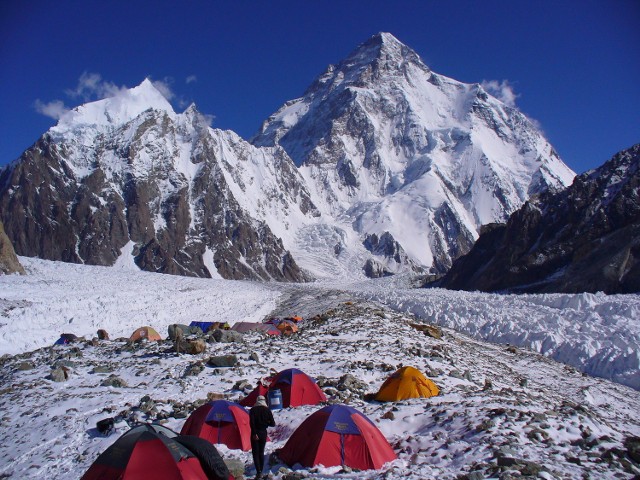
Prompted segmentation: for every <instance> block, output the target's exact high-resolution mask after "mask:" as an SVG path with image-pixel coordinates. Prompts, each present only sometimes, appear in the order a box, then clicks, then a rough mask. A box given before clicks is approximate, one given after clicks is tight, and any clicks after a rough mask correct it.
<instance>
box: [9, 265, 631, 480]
mask: <svg viewBox="0 0 640 480" xmlns="http://www.w3.org/2000/svg"><path fill="white" fill-rule="evenodd" d="M21 261H22V262H23V263H24V265H25V268H26V270H27V273H28V274H27V275H9V276H0V292H2V293H0V355H1V357H0V364H1V365H2V368H1V369H0V392H1V394H0V408H2V411H3V418H2V422H0V436H1V437H2V438H3V442H2V443H1V444H0V476H5V477H8V476H10V477H11V478H48V479H61V480H62V479H70V478H79V477H80V476H81V475H82V474H83V473H84V472H85V471H86V469H87V468H88V467H89V465H90V464H91V463H92V462H93V461H94V460H95V459H96V458H97V456H98V455H99V454H100V453H101V452H102V451H104V450H105V449H106V448H107V447H108V446H109V445H111V444H112V443H113V442H114V441H115V440H116V438H117V437H118V435H119V434H121V433H123V432H124V431H125V430H126V429H127V428H128V425H132V424H133V423H134V422H139V421H152V420H153V421H161V422H165V424H166V425H167V426H168V427H170V428H173V429H175V430H180V428H181V427H182V426H183V424H184V422H185V420H186V416H187V415H188V414H189V413H191V412H192V411H193V410H194V409H195V408H196V407H197V406H199V405H200V404H202V403H203V402H204V401H206V399H207V396H208V395H209V394H218V395H222V396H224V397H226V398H229V399H233V400H236V399H238V398H240V397H241V396H243V392H242V390H241V388H242V387H241V386H240V385H241V384H242V381H243V380H246V381H247V382H248V384H249V386H250V387H251V386H252V385H254V384H255V382H257V380H258V379H259V378H262V377H264V376H266V375H268V374H269V373H270V371H271V370H272V369H274V368H275V369H276V370H282V369H285V368H293V367H296V368H300V369H302V370H303V371H305V372H306V373H308V374H309V375H311V376H313V377H315V378H317V379H318V380H319V382H320V383H321V385H322V386H323V389H324V391H325V392H326V393H327V395H328V397H329V399H330V401H331V402H334V403H344V404H347V405H350V406H352V407H355V408H357V409H358V410H360V411H362V412H363V413H365V414H366V415H367V416H368V417H369V418H370V419H371V420H372V421H373V422H374V423H375V425H376V426H377V427H378V428H379V429H380V430H381V431H382V433H383V434H384V435H385V437H386V438H387V439H388V440H389V442H390V443H391V445H392V446H393V448H394V450H395V451H396V453H397V454H398V457H399V458H398V460H397V461H395V462H393V463H391V464H389V465H387V466H385V467H384V468H383V469H382V470H381V471H366V472H347V471H343V470H341V469H340V468H339V467H332V468H321V467H320V468H317V469H313V470H311V471H309V469H302V470H299V471H298V472H297V475H298V476H299V477H300V476H303V475H304V476H306V478H342V479H356V478H358V479H379V478H388V479H405V478H409V479H413V480H423V479H426V478H442V479H447V480H453V479H460V478H464V477H461V475H468V477H467V478H469V479H475V478H517V477H522V476H523V475H529V476H532V475H536V476H537V478H542V479H553V478H570V479H574V478H575V479H581V478H586V477H587V476H589V477H594V478H596V477H597V478H603V479H604V478H607V479H608V478H631V477H632V476H633V475H638V474H640V463H639V460H638V456H637V453H638V448H640V445H639V444H638V438H637V437H639V436H640V422H639V420H638V414H637V413H638V411H640V393H639V391H638V390H633V389H631V388H628V387H625V386H622V385H620V384H616V383H612V382H610V381H607V380H604V379H599V378H593V377H590V376H588V375H584V374H582V373H580V372H579V371H577V370H575V369H574V368H572V367H569V366H567V365H563V364H559V363H556V362H554V361H552V360H550V359H549V358H548V357H546V356H543V355H540V354H538V353H535V352H532V351H531V350H529V349H520V348H516V347H515V346H514V345H516V344H518V343H519V342H522V343H524V344H526V345H531V346H535V345H536V343H535V342H533V343H532V344H529V343H527V342H528V340H531V339H533V338H534V337H535V340H536V342H538V343H539V346H542V347H543V348H542V349H543V350H545V351H546V353H547V354H550V353H551V351H552V350H553V349H554V348H555V349H556V350H560V351H562V352H563V360H565V361H568V362H571V363H573V364H580V363H581V362H584V361H585V360H586V358H587V356H588V355H591V354H594V353H597V355H599V356H598V357H597V358H598V362H599V363H600V364H601V365H603V366H604V365H607V364H609V367H608V368H609V371H612V369H613V368H614V366H615V368H620V367H622V365H621V364H620V363H617V361H616V359H620V358H621V355H622V354H626V355H627V365H626V366H624V368H626V371H628V372H635V377H633V375H627V376H626V380H627V381H629V380H631V379H632V378H635V379H636V380H635V381H637V380H638V373H637V372H638V367H639V366H638V359H637V356H635V357H634V356H633V352H636V355H637V352H638V350H639V348H638V347H639V343H640V340H639V339H640V335H639V329H640V324H639V321H638V318H639V317H640V315H639V312H640V298H639V296H638V295H624V296H605V295H527V296H498V295H487V294H478V293H476V294H470V293H466V292H449V291H442V290H424V289H419V290H409V289H406V288H404V287H402V286H401V285H400V284H398V283H397V281H396V283H394V279H380V280H377V281H370V282H368V283H367V284H365V285H363V284H351V285H349V284H343V285H340V284H339V283H337V282H326V283H318V284H301V285H292V284H283V283H280V284H276V283H251V282H237V281H225V280H211V279H201V278H181V277H176V276H168V275H157V274H151V273H147V272H140V271H128V270H124V271H121V270H119V269H118V267H92V266H86V265H72V264H67V263H61V262H48V261H43V260H38V259H30V258H25V257H22V258H21ZM379 301H383V302H384V303H386V304H387V306H386V307H382V306H380V304H379V303H378V302H379ZM409 311H414V312H415V313H416V314H417V315H418V316H417V317H416V316H412V315H410V314H409V313H407V312H409ZM272 313H276V314H280V315H291V314H297V313H300V314H302V315H303V316H304V317H305V322H304V323H303V324H302V329H301V333H300V334H299V335H298V336H297V337H296V338H291V339H286V338H267V337H263V336H261V335H260V334H256V333H252V334H247V335H245V336H244V340H243V341H242V342H240V343H208V344H207V351H206V352H205V353H202V354H198V355H184V354H183V355H176V354H175V353H174V350H173V348H172V345H171V343H170V342H163V343H160V344H148V345H145V344H143V345H140V346H136V345H127V344H126V343H125V342H124V341H122V340H118V337H121V336H122V337H128V335H130V333H131V332H132V331H133V329H134V328H136V327H138V326H141V325H145V324H146V325H150V326H153V327H154V328H156V329H157V330H158V331H159V332H160V333H161V334H162V336H163V337H165V336H166V332H167V326H168V325H170V324H172V323H174V322H180V323H188V322H190V321H191V320H205V321H206V320H215V321H218V320H226V321H229V322H230V323H233V322H235V321H242V320H248V321H260V320H261V319H262V318H264V317H267V316H270V315H271V314H272ZM316 314H320V315H319V316H318V317H316V318H314V319H312V318H311V317H312V316H313V315H316ZM595 319H598V321H594V320H595ZM424 322H427V323H429V324H431V325H435V324H438V323H439V324H441V325H448V326H455V327H457V328H462V329H465V330H466V331H467V332H469V333H471V334H473V335H474V336H476V337H493V338H496V339H500V340H502V341H507V342H509V343H510V344H511V346H509V347H507V346H505V345H495V344H494V345H492V344H487V343H484V342H482V341H481V340H477V339H473V338H471V337H469V336H466V335H464V334H460V333H456V332H455V331H453V330H450V329H449V328H442V329H441V330H442V331H441V333H442V338H441V339H437V338H433V337H430V336H426V335H424V334H423V333H422V332H421V331H419V330H417V329H415V328H413V327H412V326H411V324H421V323H424ZM523 325H528V326H527V329H528V330H529V331H530V335H529V336H527V335H525V334H524V333H523V330H518V328H521V327H522V326H523ZM576 325H580V328H575V326H576ZM571 326H573V327H574V328H571ZM543 327H544V330H536V328H543ZM99 328H103V329H106V330H107V331H108V333H109V334H110V337H111V339H112V340H110V341H96V342H95V343H93V342H91V341H88V342H80V343H77V344H72V345H66V346H56V347H51V346H50V345H51V344H52V343H53V342H54V341H55V339H56V338H57V337H58V335H59V334H60V333H61V332H73V333H75V334H77V335H84V336H86V337H87V338H88V339H90V338H92V337H93V336H95V334H96V331H97V329H99ZM622 331H624V335H623V336H620V332H622ZM623 340H624V342H623ZM605 342H609V345H611V348H618V349H619V351H618V353H614V352H613V350H609V353H606V354H604V353H603V351H602V350H600V351H598V352H596V350H597V349H598V348H599V345H603V344H604V343H605ZM35 348H37V349H38V350H35V351H32V350H33V349H35ZM18 352H20V353H19V354H17V353H18ZM14 353H16V354H17V355H12V354H14ZM7 354H9V355H7ZM229 354H235V355H237V358H238V360H239V364H238V365H237V366H236V367H233V368H212V367H208V366H206V363H207V360H208V358H209V357H210V356H214V355H229ZM256 359H257V360H256ZM401 364H403V365H413V366H415V367H417V368H418V369H420V370H421V371H422V372H424V373H425V374H426V375H427V376H429V377H430V378H431V379H432V380H433V381H434V382H435V383H436V384H437V385H438V387H439V388H440V389H441V395H440V396H438V397H434V398H431V399H413V400H407V401H402V402H397V403H394V404H382V403H378V402H374V401H366V400H365V398H364V396H365V394H366V393H375V392H376V391H377V389H378V388H379V387H380V385H381V384H382V382H383V381H384V380H385V379H386V378H387V376H388V375H390V374H391V373H392V372H393V371H394V370H395V369H396V368H397V367H399V366H400V365H401ZM62 366H64V367H65V368H66V369H67V374H68V378H67V379H66V380H64V381H61V382H55V381H52V380H51V379H49V378H48V375H49V374H50V373H51V372H52V369H53V368H60V367H62ZM583 366H584V363H583ZM617 379H618V380H621V377H617ZM109 384H111V386H109ZM639 387H640V385H638V384H637V383H636V388H639ZM317 408H318V407H312V406H306V407H301V408H292V409H284V410H282V411H279V412H275V418H276V422H277V424H278V426H277V427H276V428H274V429H272V430H270V437H271V441H270V442H269V443H268V446H267V452H268V453H272V452H274V451H275V450H276V449H277V448H280V447H282V446H283V445H284V443H285V442H286V441H287V439H288V438H289V437H290V435H291V433H292V432H293V430H294V429H295V428H296V427H297V426H298V425H299V424H300V423H301V422H302V421H303V420H304V419H305V418H306V417H307V416H308V415H310V414H311V413H313V412H314V411H316V410H317ZM106 417H116V419H117V420H118V422H117V432H116V433H114V434H112V435H111V436H107V437H105V436H102V435H100V434H98V432H97V431H96V429H95V426H96V422H97V421H98V420H101V419H104V418H106ZM219 450H220V452H221V453H222V455H223V456H224V457H225V458H228V459H229V458H230V459H236V460H238V461H240V462H241V463H242V464H244V469H245V472H244V473H245V475H246V476H249V477H251V476H253V475H254V474H255V470H253V467H252V460H251V454H250V452H241V451H238V450H229V449H227V448H226V447H224V446H220V447H219ZM268 468H269V469H270V470H271V472H272V476H273V477H274V479H278V480H282V479H284V478H285V476H286V475H289V474H291V472H290V470H289V469H288V468H286V467H285V466H284V465H282V464H279V463H277V462H276V461H273V462H271V463H270V464H269V467H268ZM280 468H284V470H280ZM287 478H291V477H287Z"/></svg>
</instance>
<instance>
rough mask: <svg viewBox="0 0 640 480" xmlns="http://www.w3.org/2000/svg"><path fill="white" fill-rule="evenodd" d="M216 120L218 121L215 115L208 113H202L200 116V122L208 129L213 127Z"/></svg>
mask: <svg viewBox="0 0 640 480" xmlns="http://www.w3.org/2000/svg"><path fill="white" fill-rule="evenodd" d="M215 119H216V117H215V115H210V114H208V113H201V114H200V115H199V116H198V120H199V121H200V122H201V123H203V124H204V125H206V126H207V127H210V126H211V125H213V121H214V120H215Z"/></svg>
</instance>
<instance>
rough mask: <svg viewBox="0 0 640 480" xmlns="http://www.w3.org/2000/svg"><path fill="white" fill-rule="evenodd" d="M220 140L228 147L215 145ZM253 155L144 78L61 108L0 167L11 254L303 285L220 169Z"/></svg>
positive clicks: (0, 209) (1, 209)
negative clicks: (54, 120) (177, 108)
mask: <svg viewBox="0 0 640 480" xmlns="http://www.w3.org/2000/svg"><path fill="white" fill-rule="evenodd" d="M229 138H233V139H234V140H233V141H234V142H235V143H234V144H235V146H236V147H237V150H234V149H232V148H227V149H222V148H221V147H220V146H221V145H223V144H229V142H230V141H229ZM238 152H240V153H241V154H242V155H240V154H239V153H238ZM260 160H264V159H262V158H261V157H260V152H258V149H256V148H254V147H252V146H251V145H249V144H247V143H246V142H244V144H243V142H242V141H241V140H240V139H239V138H238V137H236V136H234V135H233V134H231V133H229V132H222V131H219V130H213V129H211V128H210V127H209V125H208V123H207V122H206V119H205V118H204V116H203V115H201V114H200V113H199V112H198V111H197V109H196V108H195V106H194V105H192V106H191V107H189V108H188V109H187V110H186V111H185V112H184V113H181V114H176V113H175V112H174V111H173V109H172V108H171V105H170V104H169V102H167V101H166V99H164V97H163V96H162V95H161V93H160V92H159V91H158V90H157V89H156V88H155V87H154V86H153V84H152V83H151V82H150V81H149V80H145V81H144V82H142V84H141V85H139V86H137V87H135V88H132V89H129V90H126V89H123V90H121V91H119V92H117V93H116V94H115V95H114V96H113V97H111V98H108V99H104V100H100V101H97V102H93V103H88V104H85V105H82V106H80V107H77V108H76V109H74V110H72V111H70V112H68V113H67V114H66V115H64V116H63V117H62V118H61V119H60V121H59V123H58V124H57V125H56V126H55V127H53V128H51V129H50V130H49V131H48V132H47V133H46V134H45V135H43V136H42V137H41V138H40V139H39V140H38V141H37V142H36V143H35V144H34V145H33V146H32V147H31V148H29V149H28V150H27V151H25V152H24V154H23V155H22V156H21V157H20V158H19V159H18V160H17V161H16V162H14V163H13V164H11V165H10V166H9V167H7V168H6V169H4V170H3V171H2V172H0V216H1V219H2V221H4V223H5V228H6V231H7V234H8V235H9V237H10V238H11V239H12V241H13V243H14V246H15V248H16V251H17V252H18V254H20V255H25V256H37V257H40V258H44V259H50V260H62V261H67V262H75V263H87V264H93V265H114V264H115V263H116V262H117V261H118V260H120V263H124V264H126V263H131V261H129V262H127V261H125V260H126V257H132V258H131V259H130V260H133V261H134V262H135V264H136V265H137V266H138V267H139V268H140V269H143V270H147V271H153V272H162V273H169V274H178V275H190V276H200V277H208V276H212V275H214V276H217V277H219V276H221V277H223V278H228V279H262V280H271V279H275V280H282V281H301V280H304V279H305V278H306V277H305V275H304V274H303V273H302V271H301V270H300V269H299V268H298V266H297V264H296V262H295V261H294V260H293V257H292V256H291V254H290V253H289V252H288V251H287V250H286V249H285V248H284V246H283V243H282V240H281V239H280V238H278V237H277V236H276V235H274V233H273V231H272V229H271V228H270V227H269V225H268V224H267V223H266V222H265V221H264V218H259V217H258V216H256V215H252V214H251V212H250V211H249V210H248V209H247V208H243V204H247V203H249V202H247V201H246V199H245V198H244V197H243V198H240V199H238V197H237V196H236V195H237V194H238V193H239V192H242V188H241V187H240V186H238V183H239V182H240V179H238V178H236V179H235V180H234V177H233V175H230V174H229V173H228V170H230V166H229V165H230V164H231V163H233V164H234V165H236V167H235V168H236V169H239V168H240V166H241V165H243V164H245V163H252V162H253V163H252V165H253V164H255V163H259V162H260ZM256 168H257V167H256ZM294 168H295V167H294ZM265 176H266V174H265ZM234 182H235V183H234ZM293 191H294V192H295V194H296V195H297V197H296V199H298V198H299V197H304V191H303V190H299V189H298V190H295V189H293ZM291 195H293V193H292V194H291ZM287 198H289V197H287ZM257 200H260V198H259V199H257ZM282 202H284V203H286V199H283V200H282ZM257 203H259V204H261V205H262V203H264V202H260V201H258V202H257ZM305 205H307V204H305ZM307 207H308V208H309V209H310V210H311V209H312V206H310V205H307ZM265 208H266V207H265ZM299 215H302V216H304V213H302V212H300V213H299ZM265 216H266V215H265ZM274 223H276V224H277V222H274Z"/></svg>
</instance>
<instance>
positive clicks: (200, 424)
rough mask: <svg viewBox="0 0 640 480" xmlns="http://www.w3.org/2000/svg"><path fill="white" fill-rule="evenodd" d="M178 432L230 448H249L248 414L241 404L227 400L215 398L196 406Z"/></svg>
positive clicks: (249, 428) (245, 449)
mask: <svg viewBox="0 0 640 480" xmlns="http://www.w3.org/2000/svg"><path fill="white" fill-rule="evenodd" d="M180 434H181V435H195V436H197V437H200V438H204V439H205V440H208V441H210V442H211V443H213V444H223V445H226V446H227V447H228V448H232V449H240V450H244V451H247V450H251V427H250V426H249V414H248V413H247V411H246V410H245V409H244V408H243V407H242V406H241V405H239V404H237V403H235V402H228V401H227V400H216V401H213V402H209V403H206V404H204V405H202V406H201V407H199V408H197V409H196V410H195V411H194V412H193V413H192V414H191V415H190V416H189V418H188V419H187V421H186V423H185V424H184V426H183V427H182V430H181V431H180Z"/></svg>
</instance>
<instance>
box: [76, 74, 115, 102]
mask: <svg viewBox="0 0 640 480" xmlns="http://www.w3.org/2000/svg"><path fill="white" fill-rule="evenodd" d="M125 89H126V87H118V86H116V84H114V83H112V82H108V81H106V80H103V79H102V76H101V75H100V74H99V73H89V72H83V73H82V75H80V78H79V79H78V85H77V86H76V88H75V89H73V90H66V91H65V93H66V94H67V95H68V96H69V97H71V98H82V99H83V100H84V101H85V102H88V101H91V100H102V99H103V98H107V97H114V96H116V95H117V94H118V93H120V92H121V91H123V90H125Z"/></svg>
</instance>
